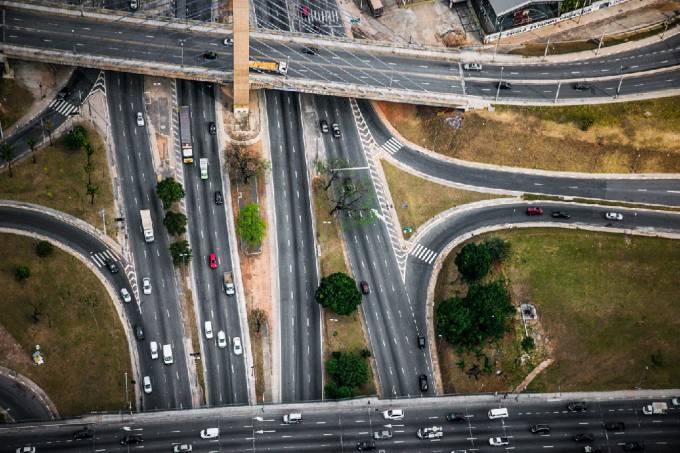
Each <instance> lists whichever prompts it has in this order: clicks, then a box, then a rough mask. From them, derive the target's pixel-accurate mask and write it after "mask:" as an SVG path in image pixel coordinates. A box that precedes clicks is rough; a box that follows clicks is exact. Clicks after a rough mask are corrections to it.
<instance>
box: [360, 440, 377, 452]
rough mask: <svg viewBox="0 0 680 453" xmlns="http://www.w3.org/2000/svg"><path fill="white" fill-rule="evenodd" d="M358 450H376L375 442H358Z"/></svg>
mask: <svg viewBox="0 0 680 453" xmlns="http://www.w3.org/2000/svg"><path fill="white" fill-rule="evenodd" d="M357 450H359V451H371V450H375V442H373V441H372V440H364V441H362V442H357Z"/></svg>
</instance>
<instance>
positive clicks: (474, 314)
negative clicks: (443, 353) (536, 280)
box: [435, 280, 515, 351]
mask: <svg viewBox="0 0 680 453" xmlns="http://www.w3.org/2000/svg"><path fill="white" fill-rule="evenodd" d="M514 313H515V308H514V307H513V305H512V303H511V301H510V294H509V293H508V290H507V289H506V288H505V284H504V282H503V281H500V280H499V281H495V282H492V283H489V284H487V285H479V284H473V285H472V286H470V288H469V290H468V293H467V295H466V296H465V297H462V298H461V297H452V298H451V299H447V300H444V301H442V302H440V303H439V304H438V305H437V307H436V308H435V326H436V329H437V333H438V334H439V335H442V336H443V337H444V338H445V339H446V340H447V341H448V342H449V343H451V344H452V345H453V346H455V347H457V348H458V349H459V350H461V351H466V350H475V349H477V348H479V347H481V346H483V345H484V343H486V342H487V341H489V340H497V339H500V338H501V337H502V336H503V335H504V334H505V333H506V332H507V331H508V330H509V329H510V322H511V320H512V316H513V315H514Z"/></svg>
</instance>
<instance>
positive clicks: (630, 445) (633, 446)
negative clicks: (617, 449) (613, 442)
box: [623, 442, 645, 451]
mask: <svg viewBox="0 0 680 453" xmlns="http://www.w3.org/2000/svg"><path fill="white" fill-rule="evenodd" d="M644 449H645V445H644V444H643V443H642V442H626V443H625V444H623V451H644Z"/></svg>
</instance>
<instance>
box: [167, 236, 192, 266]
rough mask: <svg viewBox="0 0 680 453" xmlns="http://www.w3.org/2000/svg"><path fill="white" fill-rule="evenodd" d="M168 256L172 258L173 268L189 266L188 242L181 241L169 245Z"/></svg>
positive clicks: (189, 249)
mask: <svg viewBox="0 0 680 453" xmlns="http://www.w3.org/2000/svg"><path fill="white" fill-rule="evenodd" d="M170 256H172V263H173V264H174V265H175V266H179V265H182V264H189V261H191V248H190V247H189V241H186V240H183V239H182V240H179V241H175V242H173V243H172V244H170Z"/></svg>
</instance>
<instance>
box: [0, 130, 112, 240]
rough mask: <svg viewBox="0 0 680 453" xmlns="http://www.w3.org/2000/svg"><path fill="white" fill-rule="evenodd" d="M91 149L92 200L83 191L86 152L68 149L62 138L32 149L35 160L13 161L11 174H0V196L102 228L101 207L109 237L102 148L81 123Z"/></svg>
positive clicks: (107, 182)
mask: <svg viewBox="0 0 680 453" xmlns="http://www.w3.org/2000/svg"><path fill="white" fill-rule="evenodd" d="M83 126H84V127H85V129H86V130H87V133H88V137H89V140H90V142H91V143H92V145H93V147H94V149H95V152H94V154H93V155H92V156H91V158H90V159H91V169H92V173H91V178H92V184H93V185H95V186H96V187H97V192H96V194H95V196H94V203H93V204H91V203H90V201H91V197H90V195H88V192H87V182H88V176H87V171H86V168H85V166H86V164H87V154H86V152H85V151H84V150H83V149H80V150H78V151H72V150H69V149H67V148H66V146H64V140H63V139H55V140H54V141H53V143H54V146H49V139H48V142H47V143H48V146H46V147H44V148H41V149H40V150H37V151H36V152H35V157H36V163H35V164H34V163H33V162H32V159H31V158H30V157H29V158H27V159H24V160H23V161H21V162H19V163H16V164H13V165H12V170H13V173H14V176H13V177H11V178H10V177H9V176H8V174H7V172H2V173H0V199H7V200H17V201H26V202H30V203H36V204H39V205H43V206H47V207H50V208H53V209H56V210H58V211H63V212H66V213H68V214H71V215H73V216H75V217H78V218H80V219H83V220H85V221H86V222H88V223H90V224H92V225H94V226H95V227H97V228H99V229H101V228H102V215H101V210H102V209H105V211H106V222H107V233H108V234H109V235H111V236H112V237H113V235H114V233H115V227H114V222H113V218H114V217H115V215H114V205H113V191H112V186H111V176H110V174H109V164H108V161H107V159H106V149H105V147H104V143H103V142H102V140H101V138H100V137H99V136H98V135H97V133H96V132H95V130H94V129H92V128H91V127H89V126H87V125H84V124H83Z"/></svg>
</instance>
